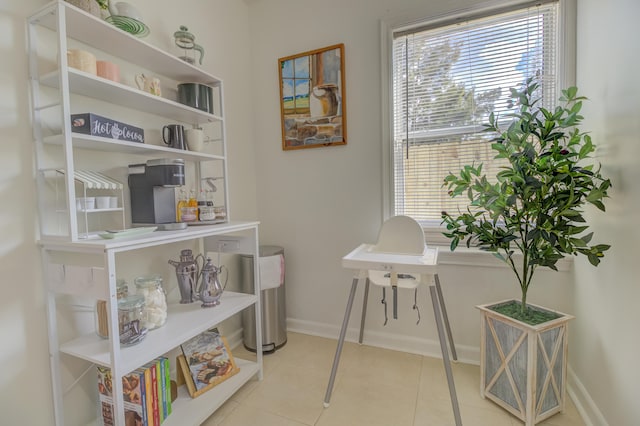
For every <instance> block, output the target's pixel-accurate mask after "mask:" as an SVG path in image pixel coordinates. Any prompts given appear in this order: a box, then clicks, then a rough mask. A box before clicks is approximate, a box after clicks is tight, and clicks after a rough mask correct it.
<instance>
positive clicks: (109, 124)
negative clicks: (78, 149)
mask: <svg viewBox="0 0 640 426" xmlns="http://www.w3.org/2000/svg"><path fill="white" fill-rule="evenodd" d="M71 131H72V132H75V133H83V134H85V135H91V136H101V137H103V138H110V139H118V140H123V141H129V142H140V143H144V130H142V129H141V128H139V127H135V126H132V125H130V124H126V123H121V122H119V121H115V120H112V119H110V118H106V117H102V116H99V115H96V114H93V113H84V114H71Z"/></svg>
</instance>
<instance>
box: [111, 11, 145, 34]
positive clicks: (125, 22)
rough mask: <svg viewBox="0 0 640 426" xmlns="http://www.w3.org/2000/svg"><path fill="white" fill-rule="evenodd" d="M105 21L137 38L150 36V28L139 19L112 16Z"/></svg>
mask: <svg viewBox="0 0 640 426" xmlns="http://www.w3.org/2000/svg"><path fill="white" fill-rule="evenodd" d="M104 20H105V21H107V22H108V23H110V24H112V25H115V26H116V27H118V28H120V29H121V30H122V31H126V32H128V33H129V34H133V35H134V36H136V37H146V36H147V35H149V27H147V25H146V24H145V23H144V22H142V21H138V20H137V19H133V18H130V17H128V16H120V15H110V16H107V17H106V18H104Z"/></svg>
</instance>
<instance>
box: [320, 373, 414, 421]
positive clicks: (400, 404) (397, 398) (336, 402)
mask: <svg viewBox="0 0 640 426" xmlns="http://www.w3.org/2000/svg"><path fill="white" fill-rule="evenodd" d="M416 392H417V383H415V384H414V385H413V386H412V385H409V384H405V385H398V384H394V383H388V384H386V385H385V384H382V383H381V382H380V381H379V380H377V379H374V378H372V379H369V380H366V379H365V380H362V378H361V377H352V376H351V375H349V374H346V375H345V376H344V377H343V379H342V381H341V382H340V383H339V384H338V385H336V387H335V389H334V392H333V396H332V398H331V404H330V406H329V407H328V408H325V409H324V410H323V411H322V415H321V416H320V419H319V420H318V422H317V423H316V426H340V425H342V426H347V425H348V426H360V425H362V426H389V425H393V426H404V425H406V426H411V425H412V424H413V418H414V413H415V405H416Z"/></svg>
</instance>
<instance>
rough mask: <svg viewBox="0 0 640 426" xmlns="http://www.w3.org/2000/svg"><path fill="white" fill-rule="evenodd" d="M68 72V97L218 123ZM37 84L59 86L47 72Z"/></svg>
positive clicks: (107, 82) (118, 85)
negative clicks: (76, 96)
mask: <svg viewBox="0 0 640 426" xmlns="http://www.w3.org/2000/svg"><path fill="white" fill-rule="evenodd" d="M68 71H69V72H68V75H69V90H70V91H71V93H75V94H78V95H84V96H90V97H92V98H94V99H99V100H102V101H105V102H109V103H112V104H115V105H121V106H124V107H127V108H133V109H136V110H140V111H144V112H146V113H149V114H155V115H159V116H161V117H165V118H168V119H171V120H178V121H182V122H186V123H192V124H206V123H213V122H219V121H222V118H221V117H219V116H217V115H214V114H209V113H208V112H205V111H202V110H199V109H197V108H192V107H190V106H188V105H184V104H181V103H178V102H175V101H173V100H170V99H166V98H163V97H162V96H156V95H152V94H150V93H147V92H144V91H142V90H138V89H136V88H133V87H130V86H127V85H125V84H121V83H116V82H115V81H111V80H107V79H104V78H102V77H97V76H95V75H93V74H89V73H86V72H84V71H80V70H77V69H75V68H68ZM40 82H41V83H42V84H44V85H45V86H49V87H54V88H56V89H57V88H59V86H60V73H59V72H58V71H53V72H50V73H48V74H46V75H44V76H42V78H41V79H40Z"/></svg>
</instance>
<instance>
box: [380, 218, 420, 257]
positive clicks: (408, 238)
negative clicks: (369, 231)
mask: <svg viewBox="0 0 640 426" xmlns="http://www.w3.org/2000/svg"><path fill="white" fill-rule="evenodd" d="M426 247H427V246H426V244H425V242H424V232H423V231H422V226H420V224H419V223H418V222H416V220H415V219H412V218H410V217H409V216H393V217H391V218H389V219H387V220H386V221H385V222H384V223H383V224H382V227H381V228H380V232H379V233H378V242H377V243H376V245H375V246H373V247H372V248H371V251H374V252H379V253H394V254H408V255H422V254H424V251H425V249H426Z"/></svg>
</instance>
